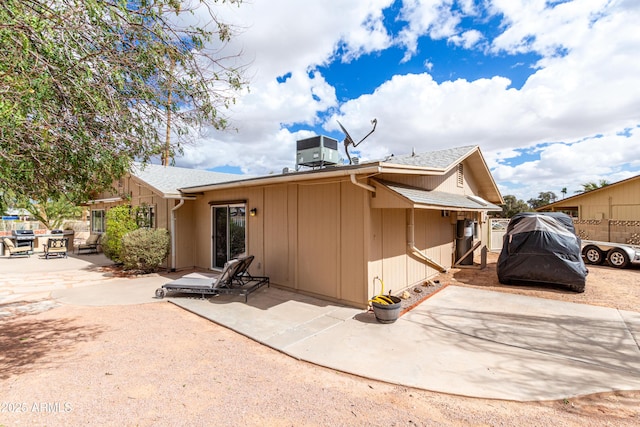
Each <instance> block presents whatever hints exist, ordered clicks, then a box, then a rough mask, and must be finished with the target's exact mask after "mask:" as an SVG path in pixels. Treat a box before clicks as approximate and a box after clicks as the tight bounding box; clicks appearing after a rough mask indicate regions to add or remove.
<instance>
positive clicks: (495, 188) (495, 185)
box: [465, 146, 504, 205]
mask: <svg viewBox="0 0 640 427" xmlns="http://www.w3.org/2000/svg"><path fill="white" fill-rule="evenodd" d="M471 154H477V155H478V157H479V158H480V161H481V162H482V164H483V165H484V170H485V171H486V175H488V176H489V180H490V181H491V186H492V187H493V190H494V191H495V192H496V194H497V195H498V197H499V198H500V203H498V204H500V205H504V198H503V197H502V193H500V190H499V189H498V185H497V184H496V181H495V179H493V174H492V173H491V170H490V169H489V166H488V165H487V162H486V160H485V159H484V156H483V155H482V151H480V148H479V147H477V146H476V149H475V150H474V151H473V153H470V155H471ZM467 157H468V156H467ZM465 158H466V157H465Z"/></svg>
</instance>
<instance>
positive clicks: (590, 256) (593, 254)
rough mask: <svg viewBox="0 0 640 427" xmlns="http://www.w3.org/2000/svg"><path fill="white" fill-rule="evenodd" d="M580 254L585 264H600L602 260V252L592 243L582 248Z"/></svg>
mask: <svg viewBox="0 0 640 427" xmlns="http://www.w3.org/2000/svg"><path fill="white" fill-rule="evenodd" d="M582 256H584V260H585V262H586V263H587V264H602V261H604V253H603V252H602V251H601V250H600V248H598V247H597V246H594V245H588V246H585V247H584V249H583V250H582Z"/></svg>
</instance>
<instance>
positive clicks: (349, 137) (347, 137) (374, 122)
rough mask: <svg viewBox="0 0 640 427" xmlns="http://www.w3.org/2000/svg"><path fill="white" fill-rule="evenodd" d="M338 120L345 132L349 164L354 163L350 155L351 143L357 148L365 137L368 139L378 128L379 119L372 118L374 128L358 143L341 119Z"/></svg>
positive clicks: (345, 146) (345, 148)
mask: <svg viewBox="0 0 640 427" xmlns="http://www.w3.org/2000/svg"><path fill="white" fill-rule="evenodd" d="M336 121H337V122H338V124H339V125H340V129H342V132H343V133H344V134H345V138H344V151H345V153H347V157H348V158H349V164H350V165H351V164H353V160H351V156H350V155H349V145H353V148H356V147H357V146H358V145H360V143H361V142H362V141H364V140H365V139H367V137H368V136H369V135H371V134H372V133H373V132H374V131H375V130H376V125H377V124H378V119H373V120H371V124H372V125H373V129H371V132H369V133H368V134H366V135H365V136H364V138H362V139H361V140H360V141H358V142H357V143H356V142H354V141H353V138H351V135H349V132H347V130H346V129H345V128H344V126H342V123H340V121H338V120H336Z"/></svg>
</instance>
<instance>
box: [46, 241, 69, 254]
mask: <svg viewBox="0 0 640 427" xmlns="http://www.w3.org/2000/svg"><path fill="white" fill-rule="evenodd" d="M68 240H69V239H67V238H66V237H64V238H60V239H58V238H52V237H50V238H49V240H47V246H45V247H44V258H45V259H49V257H51V256H55V257H63V258H66V257H67V241H68Z"/></svg>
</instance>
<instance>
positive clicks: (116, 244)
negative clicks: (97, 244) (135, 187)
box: [101, 205, 138, 263]
mask: <svg viewBox="0 0 640 427" xmlns="http://www.w3.org/2000/svg"><path fill="white" fill-rule="evenodd" d="M136 229H138V225H137V224H136V220H135V217H134V215H133V214H132V211H131V206H127V205H119V206H115V207H113V208H111V209H109V210H108V211H107V213H106V215H105V233H104V234H103V235H102V239H101V246H102V250H103V252H104V254H105V256H106V257H107V258H109V259H110V260H112V261H113V262H116V263H122V262H123V259H122V244H123V243H122V241H123V238H124V236H125V234H127V233H129V232H130V231H133V230H136Z"/></svg>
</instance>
